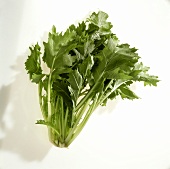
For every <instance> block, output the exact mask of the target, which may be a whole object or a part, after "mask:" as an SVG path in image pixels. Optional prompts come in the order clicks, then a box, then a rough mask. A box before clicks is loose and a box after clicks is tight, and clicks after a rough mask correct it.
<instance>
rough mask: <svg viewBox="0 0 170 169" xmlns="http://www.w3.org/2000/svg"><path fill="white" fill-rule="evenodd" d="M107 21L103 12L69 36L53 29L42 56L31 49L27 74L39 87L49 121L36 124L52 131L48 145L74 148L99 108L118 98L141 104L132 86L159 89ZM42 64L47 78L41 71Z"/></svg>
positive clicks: (70, 31)
mask: <svg viewBox="0 0 170 169" xmlns="http://www.w3.org/2000/svg"><path fill="white" fill-rule="evenodd" d="M107 18H108V15H107V14H106V13H104V12H102V11H99V12H98V13H95V12H94V13H92V14H91V16H90V17H89V18H87V19H86V20H85V21H83V22H82V23H79V24H78V25H77V26H75V25H71V26H70V27H69V28H68V29H67V30H66V32H65V33H58V32H56V28H55V26H53V28H52V31H51V32H50V33H49V37H48V41H47V42H44V43H43V44H44V52H43V54H42V53H41V48H40V46H39V45H38V43H37V44H36V45H35V46H33V47H30V51H31V54H30V56H28V59H27V61H26V62H25V68H26V70H27V72H28V74H29V75H30V79H31V81H32V82H34V83H36V84H38V89H39V90H38V91H39V103H40V107H41V111H42V114H43V117H44V120H38V121H37V124H43V125H46V126H47V127H48V132H49V139H50V141H51V142H52V143H53V144H54V145H56V146H58V147H68V146H69V145H70V144H71V143H72V142H73V140H74V139H75V138H76V137H77V136H78V134H79V133H80V132H81V131H82V129H83V127H84V126H85V124H86V123H87V121H88V119H89V117H90V115H91V114H92V113H93V112H94V110H95V109H96V108H97V107H98V106H99V105H102V106H104V105H106V104H107V101H108V100H109V99H111V100H112V99H115V98H116V96H118V95H120V96H121V97H122V99H125V98H126V99H131V100H133V99H138V96H137V95H136V94H135V93H134V92H133V91H131V89H130V85H131V84H132V83H133V82H136V81H142V82H144V85H153V86H156V84H157V82H158V81H159V80H158V77H157V76H152V75H149V74H148V73H147V72H148V70H149V68H148V67H145V66H144V65H143V64H142V63H141V62H140V61H139V60H140V57H139V56H138V53H137V49H136V48H131V47H130V45H128V44H120V43H119V40H118V38H117V37H116V35H115V34H113V33H112V31H111V28H112V24H111V23H110V22H107ZM41 54H42V55H41ZM42 62H44V63H45V64H46V66H47V67H48V69H49V73H48V74H45V73H44V72H45V71H44V70H42Z"/></svg>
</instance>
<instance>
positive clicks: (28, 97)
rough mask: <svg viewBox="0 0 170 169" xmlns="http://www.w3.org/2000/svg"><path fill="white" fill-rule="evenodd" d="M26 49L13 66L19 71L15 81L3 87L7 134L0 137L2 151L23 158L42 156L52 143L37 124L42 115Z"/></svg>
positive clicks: (2, 122)
mask: <svg viewBox="0 0 170 169" xmlns="http://www.w3.org/2000/svg"><path fill="white" fill-rule="evenodd" d="M28 52H29V51H27V52H26V53H25V54H24V55H22V57H19V58H18V59H17V63H16V64H15V65H14V66H13V67H12V69H13V70H15V71H17V72H18V74H17V75H16V77H15V81H14V82H13V83H12V84H10V85H8V86H3V87H2V88H1V89H0V100H1V102H0V105H1V106H0V112H1V113H0V127H1V130H2V132H3V133H4V137H3V138H1V140H0V147H1V150H2V151H10V152H11V153H17V154H19V155H20V156H21V157H22V158H23V159H24V160H27V161H34V160H38V161H40V160H42V159H43V158H44V157H45V156H46V154H47V153H48V151H49V150H50V147H51V144H50V142H49V141H48V134H47V130H46V127H44V126H38V125H36V124H35V122H36V120H37V119H40V118H41V112H40V109H39V103H38V93H37V85H33V84H32V83H31V82H30V81H29V76H28V75H27V74H26V71H25V68H24V62H25V60H26V58H27V56H28Z"/></svg>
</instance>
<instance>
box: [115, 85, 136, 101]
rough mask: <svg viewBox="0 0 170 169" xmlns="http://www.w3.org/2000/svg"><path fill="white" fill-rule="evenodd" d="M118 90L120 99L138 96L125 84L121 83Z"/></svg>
mask: <svg viewBox="0 0 170 169" xmlns="http://www.w3.org/2000/svg"><path fill="white" fill-rule="evenodd" d="M118 92H119V93H120V95H121V97H122V99H124V98H127V99H130V100H133V99H139V97H138V96H137V95H136V94H135V93H134V92H133V91H131V90H130V89H129V87H127V86H126V85H121V86H120V87H119V88H118Z"/></svg>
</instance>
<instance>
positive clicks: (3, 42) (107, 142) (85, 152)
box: [0, 0, 170, 169]
mask: <svg viewBox="0 0 170 169" xmlns="http://www.w3.org/2000/svg"><path fill="white" fill-rule="evenodd" d="M97 10H103V11H105V12H106V13H108V14H109V21H111V22H112V23H113V25H114V27H113V32H114V33H116V34H117V36H118V37H119V39H120V41H121V42H122V43H125V42H127V43H129V44H130V45H131V46H132V47H133V46H135V47H136V48H138V49H139V51H138V53H139V55H140V56H141V57H142V62H143V63H144V64H145V65H147V66H149V67H151V69H150V73H151V74H154V75H158V76H159V79H160V80H161V82H160V83H158V87H143V84H138V83H137V84H135V85H133V89H134V91H135V92H136V93H137V94H138V95H139V96H140V97H141V99H139V100H135V101H128V100H123V101H122V100H121V99H120V98H118V99H117V100H116V101H115V102H109V103H108V105H107V107H102V108H98V109H97V110H96V112H95V113H94V114H93V115H92V116H91V119H90V120H89V122H88V124H87V125H86V127H85V128H84V130H83V132H82V133H81V134H80V135H79V137H78V138H77V139H76V140H75V141H74V142H73V143H72V145H71V146H70V147H69V148H68V149H60V148H56V147H54V146H52V145H51V143H50V142H49V141H48V137H47V130H46V127H44V126H40V125H35V122H36V120H37V119H41V112H40V109H39V103H38V97H37V96H38V95H37V86H36V85H35V84H32V83H31V82H30V81H29V77H28V75H27V74H26V71H25V69H24V62H25V60H26V58H27V56H28V54H29V50H28V47H29V46H30V45H33V44H35V43H36V42H37V41H38V42H40V43H42V41H46V40H47V32H49V31H50V30H51V27H52V25H56V27H57V30H58V31H62V30H65V29H66V28H67V27H68V26H69V25H70V24H72V23H73V24H75V23H77V22H78V21H81V20H82V19H84V18H85V17H87V16H88V15H89V13H90V12H93V11H97ZM169 58H170V1H168V0H119V1H118V0H84V1H81V0H68V1H66V0H61V1H58V0H0V169H13V168H16V169H30V168H31V169H47V168H48V169H71V168H72V169H170V102H169V97H170V89H169V84H170V74H169V72H170V71H169V69H170V61H169Z"/></svg>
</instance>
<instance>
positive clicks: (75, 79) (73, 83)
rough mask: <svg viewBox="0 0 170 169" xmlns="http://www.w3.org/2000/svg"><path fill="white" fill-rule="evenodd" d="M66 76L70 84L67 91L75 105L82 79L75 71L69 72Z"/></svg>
mask: <svg viewBox="0 0 170 169" xmlns="http://www.w3.org/2000/svg"><path fill="white" fill-rule="evenodd" d="M68 76H69V79H68V82H69V83H70V86H69V91H70V92H71V95H72V99H73V100H74V103H75V105H76V104H77V99H78V96H79V93H80V90H81V88H82V83H83V79H82V76H81V74H80V73H79V71H78V70H77V69H76V70H73V71H72V72H70V73H69V75H68Z"/></svg>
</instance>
